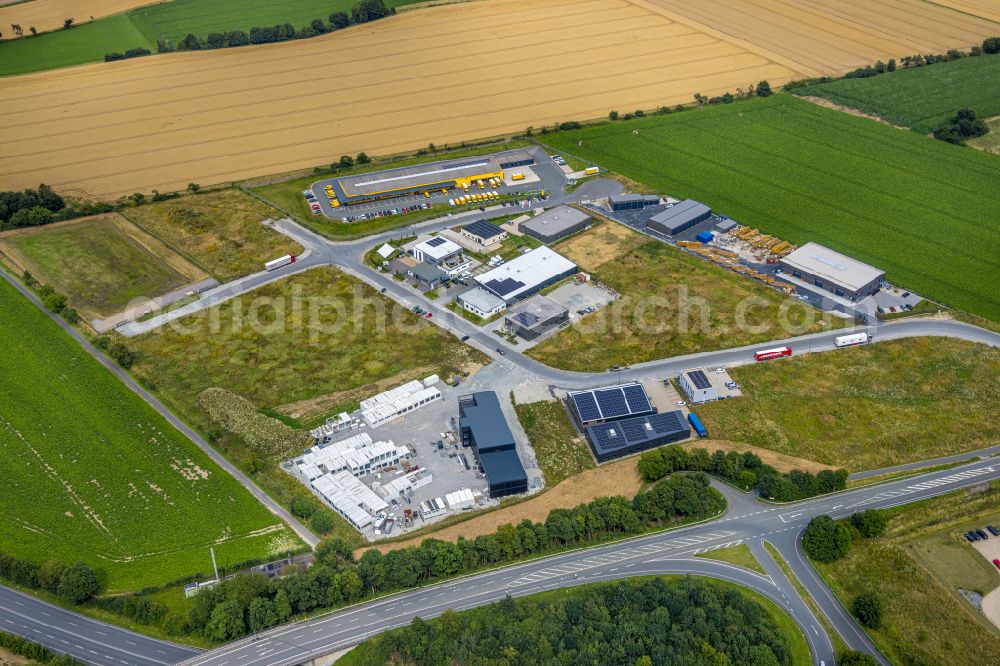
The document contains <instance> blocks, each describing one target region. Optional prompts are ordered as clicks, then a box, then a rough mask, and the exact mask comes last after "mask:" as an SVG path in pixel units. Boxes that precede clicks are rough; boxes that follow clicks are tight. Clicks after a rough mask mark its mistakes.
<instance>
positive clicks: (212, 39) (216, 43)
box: [205, 32, 226, 49]
mask: <svg viewBox="0 0 1000 666" xmlns="http://www.w3.org/2000/svg"><path fill="white" fill-rule="evenodd" d="M205 45H206V46H208V48H210V49H221V48H222V47H223V46H225V45H226V37H225V35H223V34H222V33H221V32H210V33H208V37H206V38H205Z"/></svg>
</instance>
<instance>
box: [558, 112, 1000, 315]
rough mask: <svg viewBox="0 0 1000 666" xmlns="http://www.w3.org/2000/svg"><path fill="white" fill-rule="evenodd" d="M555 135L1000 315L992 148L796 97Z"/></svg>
mask: <svg viewBox="0 0 1000 666" xmlns="http://www.w3.org/2000/svg"><path fill="white" fill-rule="evenodd" d="M636 131H638V133H635V132H636ZM545 141H546V143H548V144H550V145H552V146H554V147H555V148H557V149H559V150H562V151H565V152H570V153H575V154H577V155H580V156H583V157H585V158H586V159H589V160H592V161H594V162H596V163H598V164H600V165H601V166H604V167H606V168H609V169H612V170H614V171H617V172H618V173H621V174H623V175H625V176H628V177H629V178H632V179H634V180H637V181H639V182H642V183H645V184H646V185H649V186H651V187H654V188H656V189H657V190H658V191H661V192H663V193H666V194H670V195H673V196H680V197H691V198H694V199H698V200H701V201H703V202H705V203H707V204H709V205H710V206H712V207H713V208H714V209H715V210H717V211H718V212H720V213H723V214H726V215H729V216H730V217H732V218H733V219H735V220H737V221H739V222H741V223H744V224H747V225H750V226H752V227H756V228H758V229H760V230H761V231H764V232H766V233H770V234H774V235H776V236H778V237H781V238H783V239H785V240H788V241H790V242H792V243H796V244H799V245H801V244H802V243H804V242H806V241H810V240H812V241H816V242H817V243H821V244H823V245H827V246H829V247H832V248H834V249H836V250H839V251H841V252H844V253H845V254H848V255H850V256H852V257H855V258H857V259H860V260H862V261H867V262H869V263H872V264H874V265H876V266H878V267H880V268H882V269H884V270H885V271H886V272H887V274H888V279H889V280H892V281H894V282H896V283H898V284H901V285H903V286H905V287H907V288H909V289H912V290H913V291H915V292H918V293H920V294H922V295H924V296H927V297H928V298H931V299H934V300H937V301H940V302H943V303H945V304H947V305H950V306H952V307H957V308H960V309H963V310H968V311H970V312H973V313H976V314H980V315H983V316H985V317H988V318H991V319H994V320H1000V293H998V291H997V289H996V285H997V284H1000V260H998V257H1000V216H998V215H997V210H1000V188H998V187H997V183H998V182H1000V159H998V158H997V157H996V156H994V155H989V154H985V153H982V152H980V151H975V150H969V149H967V148H963V147H961V146H952V145H949V144H945V143H944V142H941V141H934V140H932V139H929V138H926V137H923V136H920V135H918V134H915V133H913V132H904V131H900V130H898V129H894V128H892V127H889V126H887V125H883V124H881V123H875V122H872V121H870V120H867V119H865V118H858V117H855V116H851V115H848V114H845V113H841V112H838V111H834V110H831V109H826V108H822V107H819V106H816V105H814V104H810V103H809V102H805V101H802V100H799V99H796V98H794V97H792V96H790V95H778V96H775V97H771V98H766V99H758V100H753V101H748V102H740V103H737V104H730V105H725V106H718V107H712V108H708V109H700V110H695V111H688V112H684V113H676V114H671V115H666V116H655V117H647V118H642V119H639V120H633V121H629V122H619V123H613V124H605V125H599V126H595V127H591V128H585V129H583V130H578V131H573V132H560V133H556V134H550V135H548V136H546V137H545ZM581 142H582V143H581Z"/></svg>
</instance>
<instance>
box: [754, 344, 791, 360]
mask: <svg viewBox="0 0 1000 666" xmlns="http://www.w3.org/2000/svg"><path fill="white" fill-rule="evenodd" d="M791 355H792V348H791V347H776V348H774V349H765V350H764V351H759V352H757V353H756V354H754V355H753V356H754V358H755V359H757V360H758V361H767V360H769V359H772V358H781V357H782V356H791Z"/></svg>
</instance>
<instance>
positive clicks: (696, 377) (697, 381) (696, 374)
mask: <svg viewBox="0 0 1000 666" xmlns="http://www.w3.org/2000/svg"><path fill="white" fill-rule="evenodd" d="M687 375H688V377H690V378H691V382H692V383H693V384H694V386H695V388H698V389H707V388H711V386H712V382H710V381H708V377H706V376H705V373H704V371H702V370H691V371H690V372H688V373H687Z"/></svg>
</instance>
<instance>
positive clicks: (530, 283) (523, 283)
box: [475, 225, 579, 305]
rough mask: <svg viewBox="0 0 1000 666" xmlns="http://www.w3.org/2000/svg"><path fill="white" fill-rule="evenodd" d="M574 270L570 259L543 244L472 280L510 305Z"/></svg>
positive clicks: (567, 275) (574, 265)
mask: <svg viewBox="0 0 1000 666" xmlns="http://www.w3.org/2000/svg"><path fill="white" fill-rule="evenodd" d="M522 228H523V225H522ZM577 270H579V269H578V268H577V266H576V264H574V263H573V262H572V261H570V260H569V259H567V258H566V257H563V256H562V255H560V254H558V253H557V252H553V251H552V250H550V249H549V248H547V247H544V246H543V247H537V248H535V249H534V250H532V251H531V252H526V253H524V254H522V255H521V256H519V257H517V258H516V259H511V260H510V261H509V262H507V263H506V264H503V265H502V266H499V267H497V268H494V269H493V270H491V271H489V272H486V273H483V274H482V275H477V276H476V277H475V280H476V282H478V283H479V285H480V286H481V287H482V288H483V289H485V290H486V291H488V292H490V293H491V294H493V295H494V296H496V297H497V298H501V299H503V300H504V301H505V302H506V303H507V304H508V305H510V304H511V303H513V302H515V301H518V300H520V299H522V298H527V297H528V296H531V295H532V294H535V293H537V292H539V291H541V290H542V289H544V288H545V287H548V286H549V285H552V284H555V283H556V282H559V281H560V280H562V279H564V278H568V277H569V276H571V275H573V274H575V273H576V272H577Z"/></svg>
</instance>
